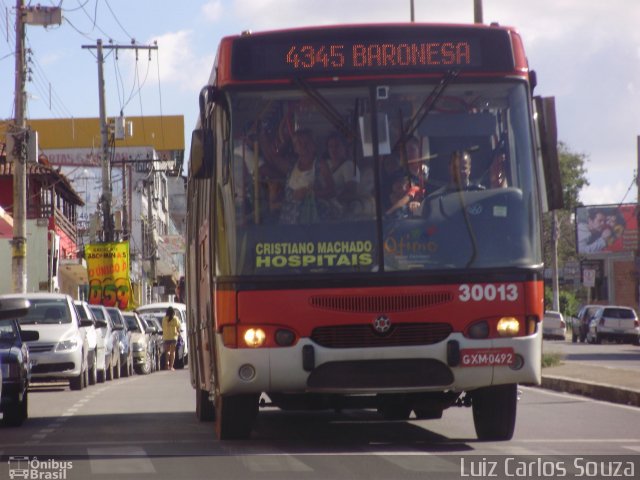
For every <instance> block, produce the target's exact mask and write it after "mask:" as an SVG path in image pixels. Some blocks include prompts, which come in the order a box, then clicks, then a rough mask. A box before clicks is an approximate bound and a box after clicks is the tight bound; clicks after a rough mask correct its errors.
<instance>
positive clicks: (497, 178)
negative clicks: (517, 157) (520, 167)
mask: <svg viewBox="0 0 640 480" xmlns="http://www.w3.org/2000/svg"><path fill="white" fill-rule="evenodd" d="M489 186H490V188H506V187H508V186H509V182H508V181H507V156H506V155H505V153H504V150H503V149H499V150H497V151H496V152H495V153H494V156H493V159H492V161H491V165H490V166H489Z"/></svg>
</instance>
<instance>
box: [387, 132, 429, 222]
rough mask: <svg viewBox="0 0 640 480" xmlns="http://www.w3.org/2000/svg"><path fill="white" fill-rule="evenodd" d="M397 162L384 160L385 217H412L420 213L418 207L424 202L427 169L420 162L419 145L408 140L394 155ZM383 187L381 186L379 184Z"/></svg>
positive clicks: (413, 138) (414, 140) (413, 139)
mask: <svg viewBox="0 0 640 480" xmlns="http://www.w3.org/2000/svg"><path fill="white" fill-rule="evenodd" d="M397 155H398V157H399V158H400V161H399V162H398V161H397V160H396V162H397V163H396V164H394V163H392V162H393V160H391V159H389V160H388V162H389V163H388V170H387V171H386V173H387V177H386V178H385V179H383V182H386V187H385V189H386V190H385V191H386V192H387V196H386V197H385V199H386V200H387V201H388V205H387V207H385V208H386V210H385V214H386V215H392V214H395V215H396V216H397V215H400V216H409V215H416V214H419V212H420V204H421V202H422V200H424V197H425V193H426V184H427V180H428V177H429V169H428V167H427V165H426V162H425V161H424V159H423V158H422V154H421V149H420V141H419V140H418V139H417V138H415V137H411V138H409V139H408V140H407V142H406V143H405V144H404V146H402V145H401V146H400V147H399V151H398V152H397ZM383 184H384V183H383Z"/></svg>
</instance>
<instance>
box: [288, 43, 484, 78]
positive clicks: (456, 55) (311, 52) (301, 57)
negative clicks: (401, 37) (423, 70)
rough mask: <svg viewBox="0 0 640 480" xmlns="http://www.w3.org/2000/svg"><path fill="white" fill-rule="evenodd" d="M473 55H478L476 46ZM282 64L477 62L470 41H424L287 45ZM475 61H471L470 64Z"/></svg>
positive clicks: (322, 67) (377, 65)
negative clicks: (287, 48)
mask: <svg viewBox="0 0 640 480" xmlns="http://www.w3.org/2000/svg"><path fill="white" fill-rule="evenodd" d="M473 55H474V56H475V57H478V56H479V52H478V51H477V49H473ZM284 61H285V63H286V64H288V65H290V66H291V68H292V69H293V70H294V71H299V70H303V71H304V70H309V69H314V68H318V69H320V70H330V69H332V68H333V69H336V71H340V70H342V69H344V68H346V69H348V70H354V71H355V70H358V69H363V70H368V69H376V68H384V69H394V68H395V67H400V68H402V67H430V66H437V67H441V66H449V67H462V66H465V67H466V66H469V65H474V64H475V65H477V64H478V63H479V62H478V60H476V59H475V58H472V48H471V43H470V42H467V41H458V42H428V43H355V44H352V45H345V44H344V43H334V44H330V45H329V44H317V45H309V44H305V45H300V44H298V43H294V44H292V45H291V47H290V48H289V50H288V51H287V54H286V55H285V57H284ZM474 61H475V63H474Z"/></svg>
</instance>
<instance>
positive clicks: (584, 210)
mask: <svg viewBox="0 0 640 480" xmlns="http://www.w3.org/2000/svg"><path fill="white" fill-rule="evenodd" d="M636 208H637V205H636V204H635V203H629V204H616V205H591V206H585V207H577V208H576V249H577V251H578V254H580V255H591V254H607V253H622V252H634V251H635V250H636V249H637V248H638V219H637V216H636Z"/></svg>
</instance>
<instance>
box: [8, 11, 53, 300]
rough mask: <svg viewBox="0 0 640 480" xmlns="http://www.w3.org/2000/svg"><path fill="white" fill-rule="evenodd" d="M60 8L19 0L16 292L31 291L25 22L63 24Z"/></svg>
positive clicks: (11, 144) (11, 148)
mask: <svg viewBox="0 0 640 480" xmlns="http://www.w3.org/2000/svg"><path fill="white" fill-rule="evenodd" d="M61 23H62V11H61V9H60V8H59V7H41V6H37V7H25V6H24V0H16V72H15V75H16V82H15V104H14V105H15V115H16V117H15V121H14V124H13V125H11V126H10V128H9V132H8V134H7V143H8V145H7V147H8V148H7V156H8V158H9V160H10V161H11V163H12V164H13V211H12V214H13V239H12V242H11V276H12V280H13V291H14V293H26V292H27V213H26V206H27V140H28V135H29V133H28V131H27V128H26V121H25V111H26V109H27V93H26V88H25V82H26V61H25V51H24V40H25V30H26V29H25V25H42V26H47V25H53V24H57V25H60V24H61Z"/></svg>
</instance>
